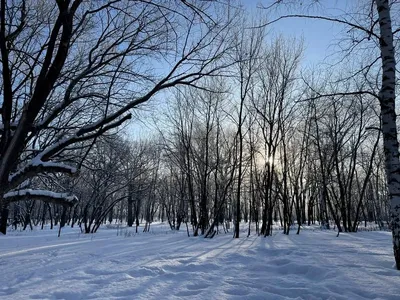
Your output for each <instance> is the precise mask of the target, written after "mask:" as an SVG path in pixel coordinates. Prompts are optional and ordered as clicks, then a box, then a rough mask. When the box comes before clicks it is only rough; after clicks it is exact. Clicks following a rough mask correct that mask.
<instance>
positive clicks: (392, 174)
mask: <svg viewBox="0 0 400 300" xmlns="http://www.w3.org/2000/svg"><path fill="white" fill-rule="evenodd" d="M375 2H376V6H377V11H378V16H379V29H380V51H381V59H382V85H381V89H380V91H379V101H380V105H381V117H382V132H383V147H384V152H385V167H386V175H387V182H388V188H389V197H390V202H391V209H390V217H391V228H392V237H393V250H394V258H395V261H396V267H397V269H398V270H400V164H399V142H398V140H397V127H396V111H395V98H396V96H395V87H396V73H395V72H396V71H395V70H396V60H395V54H394V46H393V32H392V23H391V18H390V7H389V1H388V0H376V1H375Z"/></svg>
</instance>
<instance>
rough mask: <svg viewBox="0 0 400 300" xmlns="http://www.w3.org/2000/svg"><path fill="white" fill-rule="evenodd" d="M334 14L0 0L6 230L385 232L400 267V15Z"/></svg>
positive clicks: (230, 3)
mask: <svg viewBox="0 0 400 300" xmlns="http://www.w3.org/2000/svg"><path fill="white" fill-rule="evenodd" d="M333 2H335V1H328V0H301V1H292V0H277V1H259V2H254V3H253V2H252V3H253V4H251V5H250V4H249V3H245V1H242V2H240V1H234V0H215V1H201V0H199V1H197V0H190V1H189V0H187V1H185V0H182V1H158V0H157V1H147V0H109V1H106V0H99V1H90V0H87V1H84V0H55V1H50V0H43V1H34V0H1V1H0V54H1V58H0V61H1V63H0V68H1V74H2V76H1V77H0V78H1V79H0V82H1V85H0V88H1V90H0V113H1V120H0V209H1V217H0V232H1V233H3V234H4V235H6V234H7V235H8V234H9V233H11V234H12V233H15V232H21V231H28V230H31V231H35V230H39V231H40V230H43V229H46V228H47V229H48V228H50V229H53V228H54V229H53V230H54V235H57V232H58V236H60V235H61V236H62V235H63V233H62V232H63V230H65V229H66V228H67V227H70V228H79V231H80V232H81V233H82V234H88V235H90V234H95V233H96V232H98V230H99V229H101V228H107V227H112V228H114V227H115V226H124V228H125V226H126V227H127V228H129V227H132V229H131V230H132V231H131V232H132V233H137V234H139V233H145V232H150V231H151V228H152V226H153V225H152V224H159V223H162V224H167V226H168V230H169V231H171V232H176V231H180V232H184V235H185V236H188V237H203V238H209V239H212V241H214V240H215V239H216V237H218V236H220V235H229V236H230V237H233V238H240V239H245V238H248V237H250V236H257V237H264V238H266V239H268V238H272V236H274V235H275V234H277V233H283V234H284V235H296V234H299V235H302V231H303V230H308V229H309V228H318V230H322V231H332V232H334V234H335V236H338V237H340V235H341V234H342V233H343V234H346V233H357V232H358V233H357V234H359V232H360V231H378V230H379V231H388V232H391V238H390V239H391V243H392V246H393V250H394V251H393V252H392V253H394V259H395V264H396V267H397V269H400V162H399V150H398V148H399V145H398V137H397V130H398V129H397V128H398V126H397V120H396V118H397V109H396V107H395V104H397V103H396V91H397V90H398V84H399V78H398V74H399V71H398V68H397V65H396V60H397V61H398V60H399V59H400V58H399V55H398V53H399V52H398V49H399V45H400V43H399V41H400V2H399V1H398V0H369V1H356V0H354V1H344V2H346V4H345V7H346V10H342V9H339V8H337V9H336V10H332V9H330V10H329V9H326V8H327V7H329V6H332V5H333V6H334V5H337V3H336V4H332V3H333ZM342 4H343V3H342ZM341 8H342V6H341ZM291 19H305V20H309V21H310V22H313V23H312V24H314V25H313V26H318V24H320V22H323V23H326V22H328V23H330V24H331V26H332V27H335V28H339V29H338V30H340V37H339V38H338V39H337V40H336V41H332V43H333V44H334V51H332V53H333V54H332V56H330V57H327V58H326V61H325V63H323V64H318V65H314V66H312V67H310V66H309V65H307V66H306V65H305V63H304V58H305V53H306V49H307V47H309V45H306V44H305V42H304V39H303V37H301V36H296V37H293V36H284V35H282V34H274V33H273V32H271V28H274V27H273V26H279V24H281V23H280V22H283V21H286V20H291ZM138 124H139V125H138ZM138 127H139V128H145V130H144V131H143V132H142V133H141V132H140V129H138ZM0 241H4V242H6V241H7V240H6V239H4V240H0ZM390 250H391V249H390ZM391 251H392V250H391ZM0 256H1V255H0ZM392 259H393V256H392ZM0 295H1V293H0Z"/></svg>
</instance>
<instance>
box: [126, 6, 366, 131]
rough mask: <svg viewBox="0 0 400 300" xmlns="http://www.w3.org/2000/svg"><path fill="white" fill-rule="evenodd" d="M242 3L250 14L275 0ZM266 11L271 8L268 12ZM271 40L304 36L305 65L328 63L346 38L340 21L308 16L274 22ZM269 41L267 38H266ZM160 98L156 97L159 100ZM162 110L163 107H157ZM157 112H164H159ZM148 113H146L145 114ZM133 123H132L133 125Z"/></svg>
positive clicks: (315, 10) (325, 10)
mask: <svg viewBox="0 0 400 300" xmlns="http://www.w3.org/2000/svg"><path fill="white" fill-rule="evenodd" d="M287 1H292V2H293V1H296V2H297V1H298V2H300V1H302V2H305V3H306V2H312V1H314V0H287ZM241 2H242V4H243V6H244V7H245V8H246V10H249V13H251V14H254V15H255V14H256V13H260V14H262V13H264V12H263V11H262V10H261V9H260V8H257V6H258V4H263V5H264V6H268V5H269V4H270V3H271V2H272V0H241ZM356 2H358V0H319V4H318V5H317V6H314V7H312V8H311V9H308V10H307V11H306V12H304V10H303V12H304V13H306V14H315V15H318V14H319V15H339V14H342V15H343V14H344V13H345V12H346V10H347V11H349V7H348V6H350V5H353V4H355V3H356ZM301 9H302V7H301V6H297V5H294V6H293V9H292V10H291V11H289V10H287V9H286V10H285V9H283V8H282V9H280V11H279V12H274V13H272V12H271V11H270V12H269V13H271V16H270V18H271V19H273V18H276V17H277V16H279V15H284V14H289V13H296V14H300V13H302V10H301ZM265 13H266V14H267V13H268V11H265ZM269 30H270V35H269V37H270V41H273V39H274V37H275V36H278V35H282V36H283V37H287V38H293V37H295V38H303V40H304V47H305V49H304V56H303V60H302V64H303V68H304V67H305V68H307V67H313V66H317V65H320V64H321V62H322V63H323V62H328V61H329V60H331V59H330V58H328V56H329V55H331V54H332V53H334V51H335V44H336V43H337V41H338V40H339V39H340V38H341V37H343V35H342V33H341V30H343V28H342V27H340V26H339V25H338V24H337V23H332V22H328V21H322V20H309V19H300V18H290V19H284V20H280V21H278V22H277V23H274V24H273V25H271V26H270V28H269ZM267 41H268V38H267ZM156 101H157V100H156ZM154 103H156V102H155V101H154V100H153V101H151V104H150V106H151V108H149V109H150V110H156V109H157V108H156V107H155V106H154ZM158 109H160V107H158ZM157 113H161V112H160V111H158V112H157ZM144 115H147V114H144ZM144 115H141V117H139V119H140V120H144V121H145V122H146V121H150V120H146V119H147V118H146V117H144ZM132 125H133V126H132ZM129 128H132V129H133V128H135V129H134V130H132V131H131V130H128V132H129V135H130V137H131V138H135V137H136V138H138V137H146V136H148V134H149V133H150V132H152V129H151V128H149V127H147V125H145V124H143V123H141V121H133V122H132V123H131V126H129Z"/></svg>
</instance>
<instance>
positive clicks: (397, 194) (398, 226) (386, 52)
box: [269, 0, 400, 270]
mask: <svg viewBox="0 0 400 300" xmlns="http://www.w3.org/2000/svg"><path fill="white" fill-rule="evenodd" d="M280 2H283V1H280V0H279V1H276V2H275V4H278V3H280ZM396 2H397V1H389V0H371V2H370V5H368V11H369V13H368V14H366V15H367V18H368V20H367V21H366V22H365V24H366V25H365V26H363V25H362V23H360V22H359V21H358V20H357V17H355V20H356V21H354V22H353V21H351V19H350V18H348V19H346V18H345V17H336V16H333V17H331V16H323V15H303V14H292V15H285V16H281V17H279V18H278V19H277V20H279V19H283V18H293V17H297V18H309V19H319V20H325V21H330V22H335V23H337V24H341V25H343V26H346V27H348V28H350V29H351V30H349V31H348V32H349V33H350V34H351V41H352V42H353V45H351V46H350V47H349V51H350V52H351V51H354V49H355V48H356V47H357V46H358V45H360V44H362V43H363V42H368V41H371V40H373V41H374V42H375V45H379V49H378V50H379V53H380V61H381V80H380V87H379V92H378V93H375V91H368V90H366V91H357V92H354V93H367V94H372V95H373V96H375V97H376V98H377V99H378V101H379V104H380V109H381V112H380V116H381V123H382V126H381V128H382V135H383V148H384V154H385V169H386V176H387V186H388V190H389V198H390V202H391V229H392V239H393V250H394V257H395V262H396V267H397V269H398V270H400V160H399V143H398V137H397V125H396V124H397V122H396V110H395V99H396V59H395V47H394V42H393V36H394V29H393V28H392V20H391V11H392V10H394V5H395V4H397V3H396ZM374 9H375V11H374ZM346 16H347V17H349V16H350V14H348V15H346ZM351 17H352V18H354V15H353V16H351ZM277 20H274V21H272V22H276V21H277ZM362 21H365V20H362ZM272 22H270V23H269V24H271V23H272ZM376 25H378V26H376ZM354 32H358V33H359V34H360V36H357V37H355V36H354ZM396 32H398V29H397V30H396ZM377 61H378V59H371V63H367V65H366V66H363V67H362V68H361V73H364V74H363V75H364V78H365V79H367V75H368V73H369V72H370V71H371V70H374V68H373V66H374V64H375V63H376V62H377ZM357 73H360V70H359V71H358V72H357ZM354 93H353V94H354ZM339 94H342V95H343V94H352V93H351V92H350V93H339ZM324 96H326V95H318V97H319V98H320V97H324Z"/></svg>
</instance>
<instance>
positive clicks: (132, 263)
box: [0, 224, 400, 300]
mask: <svg viewBox="0 0 400 300" xmlns="http://www.w3.org/2000/svg"><path fill="white" fill-rule="evenodd" d="M133 230H134V229H133V228H129V229H127V228H124V229H122V230H121V229H120V230H117V229H107V228H101V229H100V230H99V232H98V233H96V234H93V235H85V234H81V233H80V232H79V229H71V228H65V229H63V233H62V235H61V237H60V238H57V232H56V231H57V230H56V229H55V230H53V231H50V230H43V231H40V230H38V229H37V230H34V231H32V232H18V231H14V232H10V234H9V235H7V236H1V237H0V266H1V269H2V274H3V275H2V276H0V299H185V298H186V299H354V300H356V299H399V296H398V295H399V294H400V284H399V283H400V279H399V272H398V271H396V270H395V269H394V268H393V255H392V246H391V236H390V233H389V232H359V233H356V234H341V235H340V236H339V237H336V233H335V232H334V231H320V230H315V231H312V230H304V231H302V232H301V234H300V235H296V234H291V235H289V236H286V235H283V234H282V233H276V234H275V235H274V236H272V237H267V238H263V237H257V236H250V237H249V238H246V235H245V230H244V228H243V233H242V236H243V237H242V238H240V239H233V238H232V235H231V234H220V235H216V236H215V237H214V238H213V239H204V238H202V237H190V238H188V237H187V235H186V232H185V231H182V232H176V233H174V232H171V231H169V230H168V228H167V226H166V225H161V224H159V225H152V232H150V233H140V234H137V235H135V234H134V233H133Z"/></svg>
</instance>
